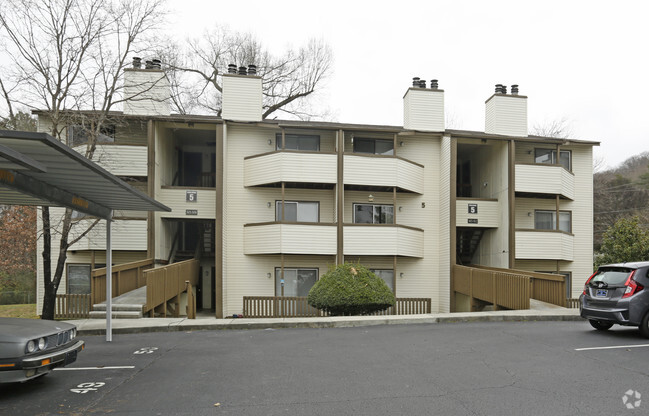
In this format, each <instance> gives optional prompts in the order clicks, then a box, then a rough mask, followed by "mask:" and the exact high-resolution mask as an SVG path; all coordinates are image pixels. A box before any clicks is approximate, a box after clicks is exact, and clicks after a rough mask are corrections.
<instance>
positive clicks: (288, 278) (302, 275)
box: [275, 267, 318, 296]
mask: <svg viewBox="0 0 649 416" xmlns="http://www.w3.org/2000/svg"><path fill="white" fill-rule="evenodd" d="M316 280H318V269H292V268H284V294H283V296H307V295H308V294H309V290H311V288H312V287H313V285H314V284H315V282H316ZM275 296H282V269H281V267H276V268H275Z"/></svg>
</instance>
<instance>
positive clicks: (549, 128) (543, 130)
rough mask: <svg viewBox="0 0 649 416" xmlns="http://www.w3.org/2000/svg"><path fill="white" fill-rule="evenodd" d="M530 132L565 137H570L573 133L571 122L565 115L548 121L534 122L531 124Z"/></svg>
mask: <svg viewBox="0 0 649 416" xmlns="http://www.w3.org/2000/svg"><path fill="white" fill-rule="evenodd" d="M531 133H532V135H534V136H541V137H555V138H558V139H566V138H569V137H572V135H573V128H572V122H571V121H570V119H569V118H567V117H562V118H558V119H554V120H549V121H548V120H546V121H544V122H543V123H536V124H534V126H532V129H531Z"/></svg>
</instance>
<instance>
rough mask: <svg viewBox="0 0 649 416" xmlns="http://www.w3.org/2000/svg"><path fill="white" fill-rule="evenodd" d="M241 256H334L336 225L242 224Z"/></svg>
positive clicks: (274, 222) (279, 222) (275, 222)
mask: <svg viewBox="0 0 649 416" xmlns="http://www.w3.org/2000/svg"><path fill="white" fill-rule="evenodd" d="M243 247H244V248H243V250H244V253H245V254H280V253H284V254H320V255H335V254H336V224H331V223H290V222H281V221H273V222H266V223H257V224H246V225H245V226H244V229H243Z"/></svg>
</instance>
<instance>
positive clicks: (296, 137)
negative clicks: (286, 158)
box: [275, 133, 320, 152]
mask: <svg viewBox="0 0 649 416" xmlns="http://www.w3.org/2000/svg"><path fill="white" fill-rule="evenodd" d="M284 147H285V149H287V150H304V151H311V152H319V151H320V136H315V135H305V134H287V135H285V144H284ZM281 148H282V135H281V134H279V133H278V134H276V135H275V149H277V150H280V149H281Z"/></svg>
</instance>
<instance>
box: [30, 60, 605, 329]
mask: <svg viewBox="0 0 649 416" xmlns="http://www.w3.org/2000/svg"><path fill="white" fill-rule="evenodd" d="M125 77H126V79H125V87H126V88H127V90H128V88H131V89H135V90H137V88H140V89H139V90H137V91H138V93H137V94H136V95H137V99H136V100H135V99H134V100H131V101H127V102H126V104H125V106H124V111H123V113H120V114H116V115H115V116H116V118H118V119H119V120H120V122H119V123H116V125H115V126H114V127H109V128H107V129H106V132H105V133H106V134H105V137H103V138H102V140H101V141H102V143H101V144H100V146H99V148H98V157H96V160H97V161H98V163H99V164H100V165H103V166H104V167H105V168H106V169H108V170H109V171H110V172H111V173H113V174H115V175H118V176H121V177H124V178H127V179H128V180H129V181H131V183H132V184H134V185H135V186H139V187H141V188H142V189H145V190H146V191H147V192H148V193H149V195H151V196H153V197H154V198H155V199H156V200H158V201H160V202H162V203H163V204H165V205H167V206H169V207H171V208H172V211H171V212H156V213H151V214H141V213H132V212H117V213H115V221H114V224H115V225H114V227H115V228H114V230H115V231H114V234H113V235H114V236H115V237H114V241H113V247H114V250H115V254H114V255H113V258H114V261H115V263H116V264H119V263H125V262H129V261H135V260H140V259H145V258H154V259H155V260H156V263H158V264H167V263H173V262H175V261H178V260H181V259H185V258H190V257H199V258H200V261H201V277H200V281H199V287H198V306H199V308H203V309H212V310H214V311H215V314H216V316H217V317H222V316H228V315H232V314H238V313H241V311H242V308H243V298H244V297H247V296H306V294H307V293H308V291H309V289H310V287H311V286H312V285H313V284H314V283H315V281H316V280H317V279H318V278H319V277H320V276H321V275H322V274H324V273H325V272H326V271H327V269H328V268H329V267H331V266H333V265H335V264H337V263H341V262H343V261H348V262H360V263H361V264H363V265H365V266H366V267H369V268H370V269H372V270H374V271H375V273H376V274H377V275H378V276H380V277H381V278H383V279H384V280H385V281H386V283H387V284H388V286H389V287H390V288H391V289H392V290H393V291H394V292H395V294H396V296H397V297H405V298H408V297H416V298H429V299H431V302H432V311H433V312H447V311H452V310H462V309H465V302H463V301H462V299H461V295H456V294H455V293H454V292H453V290H452V288H453V283H452V282H453V266H454V265H455V264H464V265H467V264H475V265H482V266H491V267H497V268H511V269H520V270H528V271H536V272H551V273H557V274H561V275H563V276H565V279H566V283H567V284H566V287H567V293H566V297H574V296H577V295H578V292H580V290H581V282H582V280H584V279H585V278H586V277H587V276H588V275H589V274H590V273H591V271H592V246H593V244H592V234H593V200H592V195H593V192H592V191H593V189H592V188H593V186H592V147H593V146H594V145H597V143H596V142H590V141H577V140H570V139H557V138H545V137H536V136H529V135H528V133H527V130H528V129H527V97H526V96H524V95H520V94H519V93H518V86H515V85H514V86H512V88H511V92H510V93H509V94H508V93H507V87H505V86H502V85H498V86H497V87H496V91H495V93H494V94H493V95H492V96H491V97H489V98H488V99H487V100H486V102H485V131H484V132H478V131H462V130H449V129H446V128H445V125H444V120H445V117H444V94H445V91H444V90H442V89H440V88H439V86H438V82H437V80H432V81H431V82H430V83H429V84H427V83H426V81H423V80H420V79H418V78H415V79H413V84H412V86H406V87H407V88H405V90H406V91H405V95H404V97H403V120H404V122H403V126H382V125H362V124H343V123H332V122H304V121H290V120H264V119H262V82H263V80H262V79H261V78H260V77H259V76H257V75H256V73H255V71H254V67H253V68H250V69H247V68H245V67H241V68H239V69H238V71H237V70H236V69H235V70H232V68H230V73H228V74H224V75H223V109H222V117H216V116H195V115H194V116H192V115H175V114H170V112H169V105H168V98H169V86H168V83H167V81H166V78H165V77H164V74H163V73H162V71H160V70H159V69H156V68H150V69H140V68H133V69H129V70H127V71H126V74H125ZM142 85H146V87H142ZM39 128H41V129H43V130H46V129H47V119H46V118H44V117H43V118H42V119H41V120H39ZM75 132H76V130H75V126H70V127H69V128H68V133H69V135H68V142H69V144H70V145H72V146H79V148H80V149H84V148H85V146H84V140H83V137H82V136H83V135H82V134H80V133H77V134H76V135H75ZM78 220H79V221H91V219H87V218H79V219H78ZM103 244H104V239H103V230H102V229H101V228H99V227H98V228H96V229H95V230H93V232H92V233H90V234H89V235H88V236H86V237H85V238H83V239H81V240H80V241H79V242H78V243H76V244H75V245H74V246H72V247H71V248H70V250H69V254H68V261H67V266H66V273H65V276H64V279H65V282H64V283H63V284H62V285H61V289H60V292H62V291H67V293H83V292H84V291H88V290H89V287H90V284H89V279H90V270H91V269H93V268H96V267H100V266H103V263H104V262H105V254H104V251H103V250H105V247H104V246H103ZM40 249H41V248H40V246H39V250H40ZM54 249H56V247H54ZM39 262H40V260H39ZM39 268H40V264H39ZM41 274H42V273H41V272H40V270H39V276H41ZM39 281H41V282H42V279H39ZM40 293H41V292H40V291H39V295H40ZM39 302H40V297H39ZM39 307H40V306H39Z"/></svg>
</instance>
